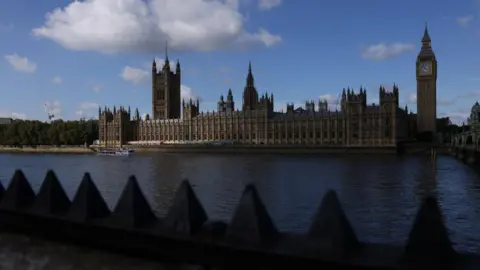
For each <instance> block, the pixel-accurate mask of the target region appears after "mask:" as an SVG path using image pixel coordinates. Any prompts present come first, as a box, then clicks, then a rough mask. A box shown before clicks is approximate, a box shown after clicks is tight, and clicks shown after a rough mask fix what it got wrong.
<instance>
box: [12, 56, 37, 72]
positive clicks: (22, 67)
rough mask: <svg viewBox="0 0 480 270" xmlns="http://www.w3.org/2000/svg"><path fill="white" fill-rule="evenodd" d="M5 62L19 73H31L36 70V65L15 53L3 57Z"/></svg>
mask: <svg viewBox="0 0 480 270" xmlns="http://www.w3.org/2000/svg"><path fill="white" fill-rule="evenodd" d="M5 60H7V61H8V63H10V65H11V66H12V67H13V68H14V69H15V70H18V71H21V72H27V73H33V72H35V71H36V70H37V64H35V63H34V62H32V61H30V60H29V59H28V58H27V57H21V56H19V55H18V54H16V53H14V54H8V55H5Z"/></svg>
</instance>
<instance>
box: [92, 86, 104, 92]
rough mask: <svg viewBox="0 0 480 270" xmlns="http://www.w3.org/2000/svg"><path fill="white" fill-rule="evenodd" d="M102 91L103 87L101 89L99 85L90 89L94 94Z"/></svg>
mask: <svg viewBox="0 0 480 270" xmlns="http://www.w3.org/2000/svg"><path fill="white" fill-rule="evenodd" d="M102 89H103V87H101V86H100V85H94V86H93V87H92V90H93V92H95V93H98V92H100V91H102Z"/></svg>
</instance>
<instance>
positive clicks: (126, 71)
mask: <svg viewBox="0 0 480 270" xmlns="http://www.w3.org/2000/svg"><path fill="white" fill-rule="evenodd" d="M169 62H170V69H171V70H175V68H176V63H177V62H176V61H169ZM155 63H157V70H160V69H162V67H163V65H164V63H165V60H164V59H162V58H155ZM145 66H146V67H149V68H150V67H151V64H147V65H145ZM150 76H151V71H150V70H149V69H147V68H145V69H141V68H135V67H131V66H125V67H124V68H123V70H122V72H121V73H120V77H122V79H123V80H125V81H128V82H131V83H134V84H137V83H141V82H145V81H146V79H147V78H148V77H150Z"/></svg>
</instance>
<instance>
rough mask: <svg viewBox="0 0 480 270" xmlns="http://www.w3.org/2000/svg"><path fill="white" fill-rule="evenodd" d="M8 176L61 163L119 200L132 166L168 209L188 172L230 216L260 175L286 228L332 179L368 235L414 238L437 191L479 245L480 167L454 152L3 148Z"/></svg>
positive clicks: (67, 183) (33, 173) (155, 203)
mask: <svg viewBox="0 0 480 270" xmlns="http://www.w3.org/2000/svg"><path fill="white" fill-rule="evenodd" d="M0 168H1V170H0V181H1V182H2V183H3V184H4V185H7V184H8V182H9V181H10V177H11V176H12V174H13V172H14V170H15V169H17V168H20V169H22V170H23V171H24V173H25V174H26V175H27V178H28V179H29V180H30V182H31V183H32V186H33V188H34V190H35V191H38V189H39V187H40V185H41V182H42V180H43V177H44V175H45V172H46V171H47V169H54V170H55V172H56V173H57V176H58V177H59V179H60V181H61V182H62V184H63V186H64V188H65V190H66V192H67V194H68V195H69V197H70V198H73V196H74V193H75V191H76V189H77V187H78V185H79V183H80V181H81V178H82V175H83V173H84V172H86V171H88V172H90V173H91V175H92V178H93V179H94V181H95V183H96V184H97V186H98V188H99V190H100V192H101V193H102V195H103V196H104V197H105V199H106V201H107V203H108V204H109V206H110V207H111V208H113V207H114V206H115V203H116V201H117V199H118V197H119V196H120V193H121V191H122V189H123V187H124V185H125V183H126V181H127V178H128V176H130V175H136V176H137V179H138V181H139V183H140V185H141V188H142V190H143V192H144V193H145V195H146V197H147V199H148V200H149V202H150V204H151V206H152V208H153V209H154V210H155V211H156V212H157V213H158V214H159V215H164V214H165V213H166V210H168V208H169V206H170V205H171V202H172V199H173V194H174V192H175V189H176V187H177V186H178V185H179V183H180V181H181V180H183V179H186V178H188V179H189V180H190V183H191V184H192V185H193V188H194V190H195V192H196V194H197V196H198V197H199V199H200V200H201V202H202V203H203V205H204V207H205V210H206V211H207V213H208V215H209V217H210V218H213V219H222V220H226V221H228V220H229V219H230V218H231V216H232V214H233V211H234V209H235V206H236V205H237V203H238V200H239V199H240V195H241V192H242V190H243V188H244V187H245V185H246V184H249V183H252V182H253V183H255V185H256V186H257V188H258V190H259V193H260V195H261V197H262V199H263V201H264V203H265V204H266V207H267V209H268V211H269V213H270V215H271V216H272V218H273V220H274V222H275V223H276V225H277V226H278V228H279V229H280V230H282V231H296V232H305V231H306V230H308V227H309V226H310V223H311V218H312V216H313V214H314V213H315V210H316V208H317V207H318V205H319V204H320V201H321V199H322V197H323V195H324V194H325V192H326V190H327V189H334V190H336V191H337V192H338V195H339V197H340V200H341V201H342V204H343V205H344V207H345V211H346V212H347V215H348V217H349V219H350V221H351V223H352V225H353V226H354V229H355V231H356V233H357V235H358V237H359V238H360V239H361V240H362V241H365V242H375V243H392V244H398V245H402V244H404V242H405V240H406V238H407V236H408V232H409V230H410V228H411V225H412V222H413V219H414V217H415V214H416V211H417V210H418V207H419V202H420V200H421V198H423V197H424V196H425V195H426V194H427V193H434V194H437V195H438V197H439V200H440V205H441V208H442V211H443V214H444V216H445V221H446V225H447V228H448V229H449V233H450V236H451V238H452V241H453V242H454V245H455V248H456V249H457V250H459V251H470V252H478V249H479V248H480V235H479V234H478V233H477V230H476V229H475V226H474V225H475V224H478V223H479V221H480V213H479V209H480V208H479V207H478V205H480V176H479V175H478V174H477V173H476V172H475V171H474V170H472V169H471V168H470V167H468V166H466V165H464V164H462V163H461V162H459V161H457V160H455V159H454V158H451V157H447V156H438V158H437V170H436V179H434V178H433V177H432V169H431V168H432V166H431V161H430V160H429V158H428V157H420V156H418V157H413V156H412V157H395V156H378V157H375V156H368V157H365V156H351V157H345V156H343V157H341V156H329V157H327V156H323V157H314V156H281V155H276V156H274V155H219V154H212V155H200V154H161V153H150V154H140V153H138V154H137V155H136V156H133V157H109V156H82V155H27V154H14V155H9V154H1V155H0Z"/></svg>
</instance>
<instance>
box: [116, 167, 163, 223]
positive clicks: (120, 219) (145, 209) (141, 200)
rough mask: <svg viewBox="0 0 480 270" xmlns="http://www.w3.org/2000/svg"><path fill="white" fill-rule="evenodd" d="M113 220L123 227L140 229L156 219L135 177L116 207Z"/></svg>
mask: <svg viewBox="0 0 480 270" xmlns="http://www.w3.org/2000/svg"><path fill="white" fill-rule="evenodd" d="M112 218H113V219H114V220H115V222H116V223H120V224H121V225H123V226H128V227H139V226H143V225H145V224H147V223H149V222H151V221H153V220H155V219H156V217H155V214H154V213H153V211H152V208H151V207H150V205H149V204H148V202H147V200H146V199H145V196H144V195H143V192H142V190H141V189H140V187H139V185H138V182H137V179H136V178H135V176H130V178H129V179H128V182H127V184H126V185H125V188H124V189H123V192H122V195H121V196H120V199H119V200H118V202H117V205H116V206H115V209H114V211H113V213H112Z"/></svg>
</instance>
